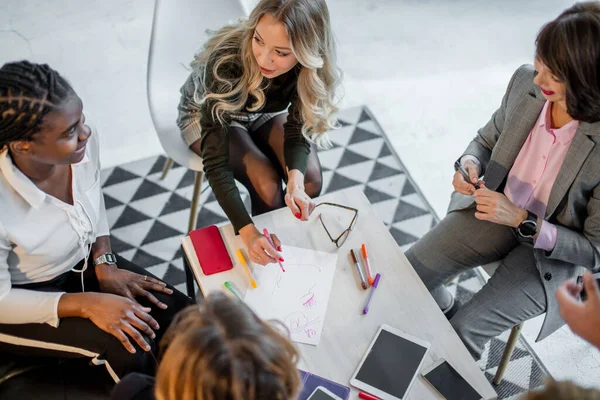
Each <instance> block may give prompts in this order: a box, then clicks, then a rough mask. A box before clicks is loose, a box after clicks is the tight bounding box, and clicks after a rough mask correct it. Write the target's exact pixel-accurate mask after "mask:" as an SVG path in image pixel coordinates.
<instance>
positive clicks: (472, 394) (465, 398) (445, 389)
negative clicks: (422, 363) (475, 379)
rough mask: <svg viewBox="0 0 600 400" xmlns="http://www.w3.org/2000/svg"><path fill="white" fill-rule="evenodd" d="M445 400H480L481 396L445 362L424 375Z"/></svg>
mask: <svg viewBox="0 0 600 400" xmlns="http://www.w3.org/2000/svg"><path fill="white" fill-rule="evenodd" d="M425 379H427V380H428V381H429V383H431V384H432V385H433V387H435V388H436V389H437V391H438V392H440V394H441V395H442V396H444V397H445V398H446V400H480V399H481V396H480V395H479V393H477V391H475V389H473V387H471V385H469V383H467V381H465V380H464V379H463V377H462V376H460V374H459V373H458V372H456V370H455V369H454V368H452V366H451V365H450V364H448V363H447V362H446V361H444V362H443V363H441V364H440V365H438V366H437V367H435V369H434V370H433V371H431V372H429V373H428V374H427V375H425Z"/></svg>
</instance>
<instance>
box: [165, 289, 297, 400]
mask: <svg viewBox="0 0 600 400" xmlns="http://www.w3.org/2000/svg"><path fill="white" fill-rule="evenodd" d="M161 353H162V360H161V362H160V366H159V369H158V373H157V376H156V387H155V393H156V398H157V399H158V400H263V399H264V400H271V399H272V400H278V399H280V400H287V399H293V398H295V397H296V395H297V394H298V389H299V387H300V377H299V373H298V369H297V368H296V363H297V361H298V352H297V350H296V348H295V347H294V345H293V344H292V343H291V342H290V340H289V339H288V338H287V337H286V336H284V335H282V334H281V333H280V332H279V331H278V330H276V329H275V328H274V327H273V326H271V325H269V324H268V323H266V322H264V321H262V320H261V319H260V318H258V316H256V314H254V313H253V312H252V311H251V310H250V309H249V308H248V307H247V306H246V305H245V304H244V303H242V302H241V301H239V300H237V299H233V298H230V297H228V296H226V295H224V294H223V293H214V294H211V295H210V296H209V297H208V298H207V299H206V300H205V301H204V302H203V303H202V304H201V305H200V306H197V305H195V306H190V307H188V308H186V309H184V310H183V311H181V312H180V313H179V314H178V315H177V317H176V318H175V320H174V321H173V323H172V325H171V326H170V327H169V329H168V330H167V332H166V333H165V336H164V338H163V341H162V342H161Z"/></svg>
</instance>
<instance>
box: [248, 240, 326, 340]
mask: <svg viewBox="0 0 600 400" xmlns="http://www.w3.org/2000/svg"><path fill="white" fill-rule="evenodd" d="M282 255H283V258H284V259H285V262H284V263H283V267H284V268H285V272H283V271H282V270H281V268H279V264H270V265H267V266H265V267H261V266H256V267H255V268H254V277H255V278H256V280H257V282H258V288H256V289H252V288H249V289H248V290H247V291H246V296H245V299H244V300H245V302H246V304H248V305H249V306H250V307H251V308H252V309H253V310H254V312H256V313H257V314H258V315H259V316H260V317H261V318H263V319H265V320H272V319H276V320H280V321H281V322H283V324H284V325H285V326H286V327H287V328H288V329H289V330H290V333H291V337H292V340H293V341H294V342H299V343H307V344H313V345H317V344H318V343H319V340H320V339H321V330H322V329H323V322H324V321H325V313H326V311H327V303H328V301H329V293H330V292H331V285H332V284H333V275H334V274H335V266H336V264H337V254H329V253H323V252H320V251H314V250H308V249H301V248H298V247H289V246H284V247H283V252H282Z"/></svg>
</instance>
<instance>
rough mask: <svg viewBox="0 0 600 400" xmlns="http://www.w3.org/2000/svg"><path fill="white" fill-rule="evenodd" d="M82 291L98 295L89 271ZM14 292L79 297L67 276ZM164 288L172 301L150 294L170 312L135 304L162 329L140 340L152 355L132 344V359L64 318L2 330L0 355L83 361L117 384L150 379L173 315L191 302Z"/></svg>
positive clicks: (77, 278) (91, 329) (77, 279)
mask: <svg viewBox="0 0 600 400" xmlns="http://www.w3.org/2000/svg"><path fill="white" fill-rule="evenodd" d="M82 265H83V261H82V262H81V263H80V265H78V266H77V269H79V268H80V267H81V266H82ZM117 265H118V266H119V268H121V269H126V270H128V271H131V272H135V273H137V274H140V275H148V276H153V275H152V274H150V273H148V272H147V271H146V270H144V269H143V268H141V267H138V266H137V265H135V264H133V263H131V262H130V261H127V260H125V259H124V258H122V257H120V256H117ZM84 285H85V291H86V292H100V286H99V283H98V279H96V274H95V271H94V267H93V266H92V265H90V266H89V267H88V269H87V271H86V272H85V273H84ZM13 287H19V288H22V289H29V290H39V291H45V292H53V291H54V292H61V291H62V292H67V293H79V292H81V291H82V288H81V274H80V273H76V272H66V273H64V274H62V275H60V276H58V277H56V278H55V279H53V280H51V281H48V282H41V283H34V284H29V285H23V286H16V285H15V286H13ZM168 287H169V288H170V289H172V290H173V293H172V294H170V295H168V294H165V293H157V292H153V294H154V295H155V296H156V297H157V298H158V299H159V300H160V301H161V302H163V303H165V304H166V305H167V306H168V307H167V309H166V310H163V309H160V308H158V307H156V306H155V305H154V304H152V303H150V302H149V301H148V300H147V299H145V298H139V299H137V300H138V302H139V303H140V304H141V305H143V306H144V307H150V308H151V309H152V311H151V312H150V315H152V317H153V318H154V319H155V320H156V322H158V325H159V326H160V330H159V331H158V332H156V338H155V339H154V340H153V339H150V338H149V337H148V336H146V335H144V334H142V335H143V336H144V338H145V340H146V341H147V342H148V343H149V344H150V347H151V351H148V352H147V351H144V350H143V349H142V348H141V347H139V345H138V344H137V343H136V342H135V341H134V340H133V339H131V343H132V344H133V346H134V347H135V349H136V352H135V354H131V353H129V352H128V351H127V350H126V349H125V347H123V345H122V344H121V342H120V341H119V340H118V339H117V338H115V337H114V336H113V335H111V334H109V333H106V332H104V331H103V330H102V329H100V328H98V327H97V326H96V325H95V324H94V323H93V322H92V321H90V320H89V319H84V318H62V319H61V321H60V324H59V326H58V327H57V328H54V327H52V326H50V325H48V324H37V323H36V324H0V352H7V353H15V354H19V355H26V356H41V357H64V358H74V357H87V358H90V359H91V361H92V363H94V364H96V365H104V366H105V367H106V369H107V371H108V372H109V374H110V375H111V376H112V377H113V379H114V380H115V381H116V382H117V381H119V380H120V378H122V377H124V376H125V375H126V374H128V373H130V372H142V373H145V374H148V375H154V373H155V370H156V367H157V362H156V349H157V346H156V343H158V342H159V340H160V338H161V337H162V335H163V333H164V332H165V330H166V329H167V327H168V326H169V324H170V323H171V320H172V319H173V317H174V316H175V314H176V313H177V312H178V311H179V310H181V309H182V308H184V307H186V306H187V305H189V304H192V302H191V299H190V298H189V297H187V296H186V295H184V294H183V293H181V292H179V291H177V290H176V289H175V288H173V287H172V286H170V285H168Z"/></svg>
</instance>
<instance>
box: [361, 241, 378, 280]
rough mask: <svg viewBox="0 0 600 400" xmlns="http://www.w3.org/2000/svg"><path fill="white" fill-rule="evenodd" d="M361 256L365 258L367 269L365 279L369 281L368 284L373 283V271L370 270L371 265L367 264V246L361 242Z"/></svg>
mask: <svg viewBox="0 0 600 400" xmlns="http://www.w3.org/2000/svg"><path fill="white" fill-rule="evenodd" d="M361 250H362V256H363V258H364V259H365V267H366V270H367V280H368V281H369V285H371V286H372V285H373V282H374V281H375V280H374V279H373V273H372V272H371V265H370V264H369V256H368V254H367V246H366V245H365V244H364V243H363V245H362V247H361Z"/></svg>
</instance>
